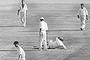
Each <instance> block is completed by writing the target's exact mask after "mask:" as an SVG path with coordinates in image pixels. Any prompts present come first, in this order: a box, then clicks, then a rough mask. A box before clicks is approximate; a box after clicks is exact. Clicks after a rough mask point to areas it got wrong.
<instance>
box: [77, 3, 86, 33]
mask: <svg viewBox="0 0 90 60" xmlns="http://www.w3.org/2000/svg"><path fill="white" fill-rule="evenodd" d="M77 17H78V18H80V20H81V28H80V29H81V31H82V30H85V26H86V23H85V21H86V20H88V11H87V9H86V8H85V7H84V4H83V3H82V4H81V7H80V9H79V11H78V14H77Z"/></svg>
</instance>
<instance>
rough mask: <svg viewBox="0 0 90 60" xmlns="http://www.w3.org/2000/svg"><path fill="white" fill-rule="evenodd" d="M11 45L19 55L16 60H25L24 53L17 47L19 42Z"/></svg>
mask: <svg viewBox="0 0 90 60" xmlns="http://www.w3.org/2000/svg"><path fill="white" fill-rule="evenodd" d="M13 44H14V45H15V47H16V48H17V51H18V53H19V56H18V60H25V51H24V50H23V49H22V48H21V47H20V46H19V42H18V41H15V42H14V43H13Z"/></svg>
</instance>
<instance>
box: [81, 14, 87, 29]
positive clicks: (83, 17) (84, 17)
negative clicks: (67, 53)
mask: <svg viewBox="0 0 90 60" xmlns="http://www.w3.org/2000/svg"><path fill="white" fill-rule="evenodd" d="M80 20H81V28H82V29H85V26H86V23H85V21H86V15H80Z"/></svg>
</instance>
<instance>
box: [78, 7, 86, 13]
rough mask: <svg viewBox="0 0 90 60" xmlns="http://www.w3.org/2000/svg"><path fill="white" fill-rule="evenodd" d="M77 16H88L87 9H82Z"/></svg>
mask: <svg viewBox="0 0 90 60" xmlns="http://www.w3.org/2000/svg"><path fill="white" fill-rule="evenodd" d="M77 15H88V11H87V9H86V8H85V7H84V8H83V9H81V8H80V9H79V11H78V14H77Z"/></svg>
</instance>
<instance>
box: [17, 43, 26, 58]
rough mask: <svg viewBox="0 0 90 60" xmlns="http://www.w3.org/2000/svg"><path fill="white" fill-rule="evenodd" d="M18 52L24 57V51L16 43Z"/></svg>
mask: <svg viewBox="0 0 90 60" xmlns="http://www.w3.org/2000/svg"><path fill="white" fill-rule="evenodd" d="M17 51H18V54H19V55H21V58H25V51H24V50H23V49H22V48H21V47H20V46H19V45H18V47H17Z"/></svg>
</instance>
